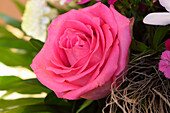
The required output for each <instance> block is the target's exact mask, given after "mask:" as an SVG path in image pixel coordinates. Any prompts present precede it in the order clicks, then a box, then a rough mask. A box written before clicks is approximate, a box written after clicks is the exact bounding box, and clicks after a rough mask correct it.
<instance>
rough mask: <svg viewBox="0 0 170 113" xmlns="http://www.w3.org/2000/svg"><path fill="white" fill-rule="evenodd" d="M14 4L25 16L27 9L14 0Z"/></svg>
mask: <svg viewBox="0 0 170 113" xmlns="http://www.w3.org/2000/svg"><path fill="white" fill-rule="evenodd" d="M12 2H13V3H14V4H15V5H16V6H17V8H18V9H19V10H20V12H21V13H22V14H23V13H24V10H25V7H24V5H23V4H22V3H20V2H19V1H18V0H12Z"/></svg>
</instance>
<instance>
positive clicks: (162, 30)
mask: <svg viewBox="0 0 170 113" xmlns="http://www.w3.org/2000/svg"><path fill="white" fill-rule="evenodd" d="M168 31H169V26H159V27H158V28H157V29H156V31H155V35H154V37H153V47H154V48H155V49H158V46H159V44H160V43H161V41H162V40H163V39H164V37H165V35H166V34H167V33H168Z"/></svg>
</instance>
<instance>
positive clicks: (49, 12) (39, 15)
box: [21, 0, 57, 42]
mask: <svg viewBox="0 0 170 113" xmlns="http://www.w3.org/2000/svg"><path fill="white" fill-rule="evenodd" d="M56 16H57V10H56V9H52V8H50V7H48V6H47V4H46V1H45V0H30V1H28V2H27V3H26V8H25V12H24V15H23V17H22V24H21V27H22V29H23V31H25V32H26V34H27V35H29V36H32V37H33V38H35V39H38V40H41V41H43V42H45V40H46V30H47V25H48V24H49V22H50V20H51V19H53V18H55V17H56Z"/></svg>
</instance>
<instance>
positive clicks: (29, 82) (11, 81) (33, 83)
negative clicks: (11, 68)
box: [0, 76, 51, 94]
mask: <svg viewBox="0 0 170 113" xmlns="http://www.w3.org/2000/svg"><path fill="white" fill-rule="evenodd" d="M0 90H7V93H8V94H10V93H13V92H18V93H21V94H40V93H42V92H47V93H49V92H50V91H51V90H50V89H48V88H46V87H45V86H43V85H42V84H41V83H40V82H39V81H38V80H37V79H26V80H22V79H20V78H19V77H16V76H0Z"/></svg>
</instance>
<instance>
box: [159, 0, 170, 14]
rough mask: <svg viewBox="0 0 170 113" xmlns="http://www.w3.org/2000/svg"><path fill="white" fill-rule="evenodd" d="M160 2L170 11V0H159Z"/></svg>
mask: <svg viewBox="0 0 170 113" xmlns="http://www.w3.org/2000/svg"><path fill="white" fill-rule="evenodd" d="M159 2H160V4H161V5H162V6H163V7H165V8H166V10H167V11H169V12H170V0H159Z"/></svg>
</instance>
